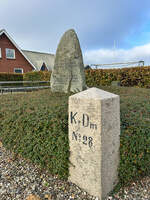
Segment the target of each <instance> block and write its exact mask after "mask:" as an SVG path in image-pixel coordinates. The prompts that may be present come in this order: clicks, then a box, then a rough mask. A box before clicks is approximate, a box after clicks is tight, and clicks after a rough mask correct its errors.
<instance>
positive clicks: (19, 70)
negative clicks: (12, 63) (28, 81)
mask: <svg viewBox="0 0 150 200" xmlns="http://www.w3.org/2000/svg"><path fill="white" fill-rule="evenodd" d="M14 72H15V73H18V74H23V69H22V68H14Z"/></svg>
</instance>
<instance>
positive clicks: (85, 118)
mask: <svg viewBox="0 0 150 200" xmlns="http://www.w3.org/2000/svg"><path fill="white" fill-rule="evenodd" d="M70 121H71V124H77V123H78V124H81V125H82V126H83V127H89V128H90V129H97V124H95V123H92V122H91V121H90V117H89V115H88V114H82V119H81V120H80V119H78V112H70Z"/></svg>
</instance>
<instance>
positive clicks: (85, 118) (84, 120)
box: [82, 114, 89, 127]
mask: <svg viewBox="0 0 150 200" xmlns="http://www.w3.org/2000/svg"><path fill="white" fill-rule="evenodd" d="M82 123H83V126H84V127H88V126H89V116H88V115H87V114H83V119H82Z"/></svg>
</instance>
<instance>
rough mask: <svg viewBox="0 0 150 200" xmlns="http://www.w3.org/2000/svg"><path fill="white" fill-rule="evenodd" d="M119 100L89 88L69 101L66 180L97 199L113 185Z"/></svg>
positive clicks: (117, 144)
mask: <svg viewBox="0 0 150 200" xmlns="http://www.w3.org/2000/svg"><path fill="white" fill-rule="evenodd" d="M119 135H120V102H119V96H118V95H114V94H112V93H109V92H105V91H103V90H100V89H97V88H90V89H88V90H85V91H83V92H80V93H77V94H75V95H72V96H71V97H70V98H69V145H70V162H71V164H70V168H69V173H70V177H69V180H70V181H71V182H73V183H75V184H77V185H78V186H79V187H81V188H83V189H85V190H86V191H87V192H88V193H89V194H91V195H93V196H97V197H99V198H100V199H102V197H106V195H107V194H108V193H109V192H110V191H111V190H112V189H113V187H114V186H115V184H116V183H117V177H118V173H117V168H118V164H119V147H120V137H119Z"/></svg>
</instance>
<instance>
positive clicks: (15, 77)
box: [0, 72, 23, 81]
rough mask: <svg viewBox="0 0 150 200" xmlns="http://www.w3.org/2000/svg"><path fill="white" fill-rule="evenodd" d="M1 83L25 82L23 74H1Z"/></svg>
mask: <svg viewBox="0 0 150 200" xmlns="http://www.w3.org/2000/svg"><path fill="white" fill-rule="evenodd" d="M0 81H23V74H15V73H2V72H1V73H0Z"/></svg>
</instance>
